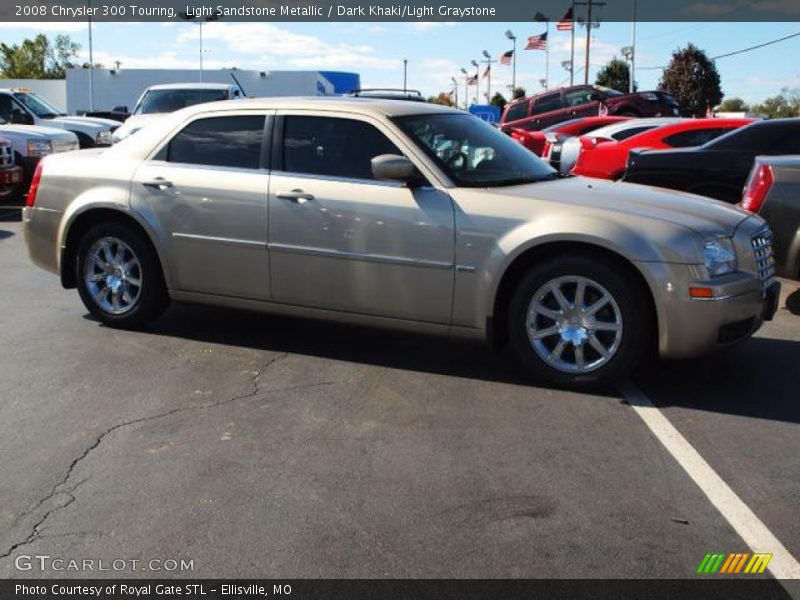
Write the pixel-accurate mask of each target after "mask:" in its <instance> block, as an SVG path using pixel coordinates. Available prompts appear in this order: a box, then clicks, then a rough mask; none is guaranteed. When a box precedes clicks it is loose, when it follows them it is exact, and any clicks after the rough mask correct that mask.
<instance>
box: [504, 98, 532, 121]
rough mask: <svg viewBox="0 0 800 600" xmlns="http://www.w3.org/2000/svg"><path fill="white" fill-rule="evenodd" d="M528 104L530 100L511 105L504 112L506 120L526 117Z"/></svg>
mask: <svg viewBox="0 0 800 600" xmlns="http://www.w3.org/2000/svg"><path fill="white" fill-rule="evenodd" d="M529 104H530V102H528V101H527V100H526V101H525V102H520V103H519V104H514V105H513V106H511V107H510V108H509V109H508V112H507V113H506V121H517V120H519V119H524V118H525V117H527V116H528V105H529Z"/></svg>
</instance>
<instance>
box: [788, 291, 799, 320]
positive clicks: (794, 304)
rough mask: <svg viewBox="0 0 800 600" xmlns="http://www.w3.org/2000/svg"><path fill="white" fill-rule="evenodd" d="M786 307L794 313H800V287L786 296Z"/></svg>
mask: <svg viewBox="0 0 800 600" xmlns="http://www.w3.org/2000/svg"><path fill="white" fill-rule="evenodd" d="M786 309H787V310H788V311H789V312H790V313H792V314H793V315H800V288H798V289H796V290H795V291H794V292H792V293H791V294H789V296H788V297H787V298H786Z"/></svg>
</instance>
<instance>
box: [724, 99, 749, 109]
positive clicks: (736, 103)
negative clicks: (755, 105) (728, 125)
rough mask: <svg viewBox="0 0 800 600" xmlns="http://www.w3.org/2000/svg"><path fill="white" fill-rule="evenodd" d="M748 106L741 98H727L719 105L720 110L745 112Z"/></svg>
mask: <svg viewBox="0 0 800 600" xmlns="http://www.w3.org/2000/svg"><path fill="white" fill-rule="evenodd" d="M748 110H750V109H749V107H748V106H747V103H746V102H745V101H744V100H742V99H741V98H736V97H735V96H734V97H733V98H728V99H727V100H724V101H723V102H722V104H720V105H719V111H720V112H747V111H748Z"/></svg>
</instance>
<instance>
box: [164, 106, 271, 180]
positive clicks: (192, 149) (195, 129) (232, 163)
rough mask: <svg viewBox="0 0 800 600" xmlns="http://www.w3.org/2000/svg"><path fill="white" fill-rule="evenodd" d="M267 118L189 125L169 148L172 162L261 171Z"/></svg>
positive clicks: (219, 119)
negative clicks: (259, 169) (262, 146)
mask: <svg viewBox="0 0 800 600" xmlns="http://www.w3.org/2000/svg"><path fill="white" fill-rule="evenodd" d="M265 119H266V117H265V116H264V115H260V116H259V115H253V116H249V115H248V116H236V117H212V118H209V119H198V120H197V121H193V122H191V123H189V125H187V126H186V127H184V128H183V130H182V131H181V132H180V133H179V134H178V135H176V136H175V137H174V138H172V140H171V141H170V143H169V146H168V147H167V156H166V159H167V161H168V162H173V163H184V164H189V165H208V166H213V167H236V168H240V169H258V168H259V165H260V163H261V143H262V140H263V137H264V121H265Z"/></svg>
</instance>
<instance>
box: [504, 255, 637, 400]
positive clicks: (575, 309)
mask: <svg viewBox="0 0 800 600" xmlns="http://www.w3.org/2000/svg"><path fill="white" fill-rule="evenodd" d="M619 266H620V265H618V264H616V263H614V262H613V261H609V260H608V259H605V258H604V257H597V258H595V257H589V256H583V255H571V256H570V255H568V256H564V257H560V258H557V259H553V260H550V261H548V262H546V263H543V264H541V265H537V266H535V267H533V268H532V269H531V270H530V271H529V272H528V273H527V274H526V275H525V276H524V277H523V278H522V280H521V281H520V282H519V284H518V285H517V288H516V290H515V292H514V294H513V296H512V298H511V303H510V306H509V311H508V314H509V323H508V327H509V337H510V340H511V342H512V346H513V347H514V350H515V352H516V354H517V356H518V357H519V359H520V360H521V361H522V363H523V365H524V366H525V367H526V368H527V370H528V371H529V372H530V373H531V374H532V375H533V376H534V377H535V378H537V379H539V380H542V381H545V382H548V383H553V384H557V385H579V386H580V385H589V384H598V383H607V382H612V381H614V380H617V379H619V378H621V377H624V376H626V375H628V374H629V373H630V372H631V371H633V369H634V368H635V367H636V365H637V363H638V362H639V360H640V359H641V358H642V357H643V355H644V354H646V352H647V350H648V348H649V347H650V340H651V336H652V332H651V326H650V323H651V320H650V315H649V303H648V302H647V299H646V296H645V291H644V290H643V289H642V286H641V285H639V283H638V282H636V281H635V280H633V279H632V278H631V277H629V276H627V275H628V271H627V270H626V269H621V268H619Z"/></svg>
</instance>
